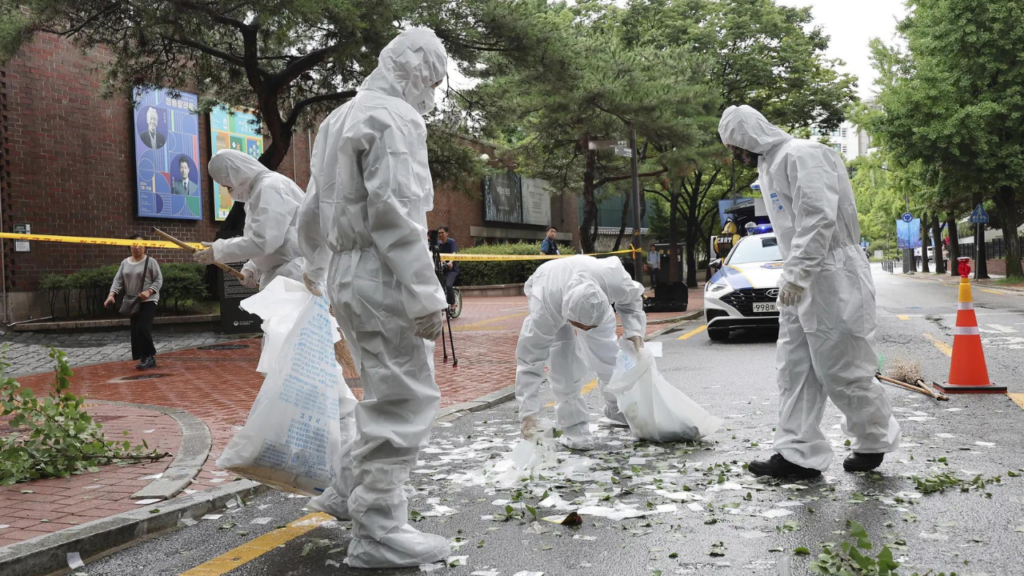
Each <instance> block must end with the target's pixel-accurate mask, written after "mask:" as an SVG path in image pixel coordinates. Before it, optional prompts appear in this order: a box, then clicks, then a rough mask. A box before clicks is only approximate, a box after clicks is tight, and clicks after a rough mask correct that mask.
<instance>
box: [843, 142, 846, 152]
mask: <svg viewBox="0 0 1024 576" xmlns="http://www.w3.org/2000/svg"><path fill="white" fill-rule="evenodd" d="M843 154H846V144H843Z"/></svg>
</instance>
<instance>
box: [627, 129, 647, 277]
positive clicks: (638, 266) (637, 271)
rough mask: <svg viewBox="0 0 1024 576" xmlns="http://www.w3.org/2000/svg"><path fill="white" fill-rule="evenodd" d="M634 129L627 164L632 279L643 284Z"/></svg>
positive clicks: (630, 131)
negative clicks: (630, 186) (630, 175)
mask: <svg viewBox="0 0 1024 576" xmlns="http://www.w3.org/2000/svg"><path fill="white" fill-rule="evenodd" d="M636 157H637V149H636V127H635V126H633V123H632V122H630V123H629V164H630V168H632V170H633V248H634V250H637V251H635V252H633V278H634V279H635V280H636V281H637V282H639V283H641V284H643V283H644V267H643V258H642V257H641V256H640V252H639V249H640V248H641V246H640V173H639V171H638V169H637V158H636Z"/></svg>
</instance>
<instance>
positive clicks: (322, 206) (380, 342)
mask: <svg viewBox="0 0 1024 576" xmlns="http://www.w3.org/2000/svg"><path fill="white" fill-rule="evenodd" d="M446 66H447V54H446V53H445V50H444V47H443V46H442V44H441V42H440V40H438V38H437V36H436V35H435V34H434V33H433V32H432V31H430V30H427V29H423V28H414V29H410V30H406V31H405V32H402V33H401V34H400V35H399V36H398V37H396V38H395V39H394V40H392V41H391V43H390V44H388V45H387V47H385V48H384V50H383V51H382V52H381V54H380V57H379V59H378V66H377V68H376V69H375V70H374V71H373V72H372V73H371V74H370V76H369V77H368V78H367V79H366V81H365V82H363V84H362V86H360V88H359V92H358V94H357V95H356V97H355V98H353V99H352V100H351V101H349V102H347V103H346V104H344V105H343V106H341V107H340V108H338V109H337V110H335V111H334V112H332V113H331V115H330V116H328V118H327V119H326V120H325V121H324V122H323V123H322V124H321V125H320V130H319V132H318V133H317V138H316V144H315V146H314V148H313V156H312V161H311V173H312V180H311V182H310V188H309V190H308V191H307V195H306V200H305V202H304V204H303V206H302V210H301V214H300V218H299V228H300V244H301V246H302V251H303V254H304V255H305V256H306V263H305V267H304V270H303V272H304V273H305V275H306V276H307V277H308V278H309V279H310V280H311V281H313V282H319V281H321V280H323V279H324V276H325V273H326V276H327V278H326V280H327V291H328V295H329V296H330V300H331V304H332V305H333V307H334V312H335V315H336V316H337V318H338V323H339V324H340V325H341V327H342V331H343V332H344V334H345V339H346V340H347V341H348V342H349V344H350V345H351V346H352V355H353V357H354V359H355V361H356V363H357V365H358V367H359V373H360V377H361V380H362V385H363V400H362V401H361V402H360V403H359V404H358V406H357V407H356V409H355V415H356V428H357V432H356V440H355V444H354V446H353V449H352V462H353V473H354V478H353V480H352V489H351V493H350V495H349V496H348V509H349V510H348V512H349V515H350V516H351V518H352V520H353V530H352V535H353V540H352V542H351V544H350V545H349V549H348V559H347V562H348V563H349V565H351V566H354V567H360V568H377V567H399V566H417V565H419V564H425V563H430V562H436V561H438V560H441V559H443V558H445V557H447V556H448V555H449V554H450V552H451V549H450V546H449V544H448V541H447V540H446V539H445V538H443V537H441V536H435V535H432V534H423V533H421V532H419V531H417V530H416V529H414V528H413V527H411V526H409V525H408V522H407V520H408V517H409V512H408V500H407V498H406V495H405V493H404V492H403V489H402V487H403V485H404V484H405V482H406V480H407V479H408V477H409V472H410V470H411V468H412V466H414V465H415V463H416V458H417V455H418V454H419V451H420V449H421V448H423V447H425V446H426V445H427V441H428V439H429V436H430V427H431V425H432V423H433V420H434V415H435V413H436V412H437V408H438V406H439V404H440V398H441V393H440V391H439V390H438V388H437V384H435V382H434V366H433V350H434V345H433V342H428V341H426V340H424V339H423V338H420V337H417V336H416V335H415V334H414V330H415V320H417V319H421V318H426V317H431V316H432V315H436V317H437V321H438V322H440V317H441V316H440V311H441V310H443V309H444V308H445V307H446V306H447V305H448V304H447V302H446V300H445V297H444V292H443V291H442V289H441V284H440V283H439V282H438V279H437V276H436V275H435V274H434V266H433V262H432V260H431V256H430V252H429V251H428V248H427V218H426V213H427V212H428V211H430V210H431V209H433V203H434V189H433V184H432V181H431V177H430V169H429V167H428V165H427V142H426V138H427V131H426V125H425V123H424V121H423V115H424V114H426V113H427V112H429V111H430V110H431V109H432V108H433V90H434V89H433V86H434V85H436V84H437V83H439V82H440V81H441V80H443V79H444V77H445V74H446ZM345 488H346V487H343V486H341V487H338V492H339V493H340V494H342V495H343V494H344V490H345Z"/></svg>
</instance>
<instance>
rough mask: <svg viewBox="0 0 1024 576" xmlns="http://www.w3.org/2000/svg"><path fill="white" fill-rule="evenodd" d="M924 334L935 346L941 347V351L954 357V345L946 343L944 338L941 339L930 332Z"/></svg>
mask: <svg viewBox="0 0 1024 576" xmlns="http://www.w3.org/2000/svg"><path fill="white" fill-rule="evenodd" d="M922 336H924V339H925V340H928V341H929V342H931V343H932V344H934V345H935V347H936V348H938V349H939V352H942V353H943V354H945V355H946V356H949V357H950V358H952V357H953V347H952V346H950V345H949V344H946V343H945V342H943V341H942V340H939V339H938V338H936V337H935V336H932V335H931V334H929V333H927V332H925V333H924V334H922Z"/></svg>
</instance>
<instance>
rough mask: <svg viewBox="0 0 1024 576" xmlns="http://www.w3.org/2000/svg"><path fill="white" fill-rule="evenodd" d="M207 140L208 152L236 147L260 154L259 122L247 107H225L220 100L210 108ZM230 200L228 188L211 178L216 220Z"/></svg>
mask: <svg viewBox="0 0 1024 576" xmlns="http://www.w3.org/2000/svg"><path fill="white" fill-rule="evenodd" d="M210 140H211V142H210V144H211V147H210V150H211V154H216V153H217V152H219V151H221V150H238V151H241V152H245V153H246V154H248V155H249V156H252V157H253V158H256V159H259V157H260V156H262V155H263V135H262V133H261V132H260V123H259V122H258V121H257V120H256V116H255V115H253V114H252V113H251V111H250V110H246V109H244V108H228V107H227V106H225V105H223V104H222V105H220V106H217V107H216V108H214V109H213V110H211V111H210ZM232 204H233V202H232V201H231V195H230V194H228V191H227V189H226V188H224V187H222V186H221V185H220V184H218V183H217V182H214V183H213V207H214V212H215V214H214V219H215V220H217V221H218V222H220V221H223V220H225V219H226V218H227V217H228V212H230V211H231V205H232Z"/></svg>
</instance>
